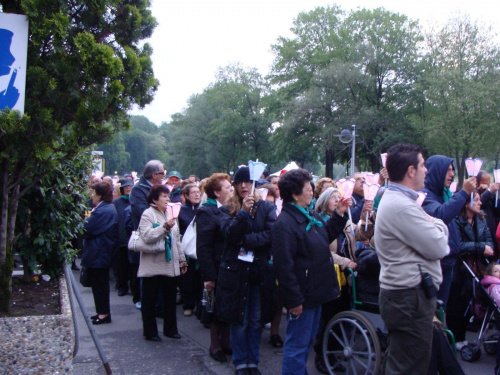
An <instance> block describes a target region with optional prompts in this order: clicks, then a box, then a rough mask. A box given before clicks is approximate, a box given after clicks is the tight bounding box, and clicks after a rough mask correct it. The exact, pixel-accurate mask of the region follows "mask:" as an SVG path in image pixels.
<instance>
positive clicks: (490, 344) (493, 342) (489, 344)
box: [483, 335, 498, 355]
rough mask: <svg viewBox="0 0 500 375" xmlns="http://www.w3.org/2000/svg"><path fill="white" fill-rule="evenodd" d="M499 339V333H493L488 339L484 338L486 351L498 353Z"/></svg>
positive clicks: (492, 353) (493, 353) (491, 353)
mask: <svg viewBox="0 0 500 375" xmlns="http://www.w3.org/2000/svg"><path fill="white" fill-rule="evenodd" d="M497 340H498V335H491V336H488V337H486V340H484V344H483V348H484V351H485V352H486V353H488V354H489V355H495V354H497Z"/></svg>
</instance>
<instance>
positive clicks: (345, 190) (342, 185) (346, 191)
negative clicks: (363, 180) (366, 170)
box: [336, 178, 355, 199]
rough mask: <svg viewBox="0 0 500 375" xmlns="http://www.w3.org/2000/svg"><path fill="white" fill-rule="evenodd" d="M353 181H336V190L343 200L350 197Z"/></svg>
mask: <svg viewBox="0 0 500 375" xmlns="http://www.w3.org/2000/svg"><path fill="white" fill-rule="evenodd" d="M354 184H355V181H354V180H353V179H348V180H347V179H344V178H343V179H341V180H338V181H337V184H336V185H337V188H338V189H339V190H340V192H341V194H342V198H343V199H349V198H351V197H352V191H353V190H354Z"/></svg>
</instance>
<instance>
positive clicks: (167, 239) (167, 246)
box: [153, 223, 172, 262]
mask: <svg viewBox="0 0 500 375" xmlns="http://www.w3.org/2000/svg"><path fill="white" fill-rule="evenodd" d="M159 226H160V224H158V223H153V228H158V227H159ZM165 256H166V257H167V262H170V261H171V260H172V235H171V234H170V233H169V234H167V236H166V237H165Z"/></svg>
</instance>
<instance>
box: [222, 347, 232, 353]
mask: <svg viewBox="0 0 500 375" xmlns="http://www.w3.org/2000/svg"><path fill="white" fill-rule="evenodd" d="M222 351H223V352H224V354H227V355H233V349H231V348H224V347H223V348H222Z"/></svg>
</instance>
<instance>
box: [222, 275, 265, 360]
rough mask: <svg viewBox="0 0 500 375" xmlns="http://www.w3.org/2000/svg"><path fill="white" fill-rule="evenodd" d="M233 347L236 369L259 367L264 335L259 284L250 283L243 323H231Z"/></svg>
mask: <svg viewBox="0 0 500 375" xmlns="http://www.w3.org/2000/svg"><path fill="white" fill-rule="evenodd" d="M230 335H231V347H232V349H233V364H234V367H235V368H236V370H239V369H241V368H247V367H257V365H258V364H259V346H260V338H261V335H262V324H261V323H260V290H259V286H258V285H257V284H252V283H249V288H248V295H247V304H246V307H245V318H244V320H243V325H242V326H241V325H239V324H231V326H230Z"/></svg>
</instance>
